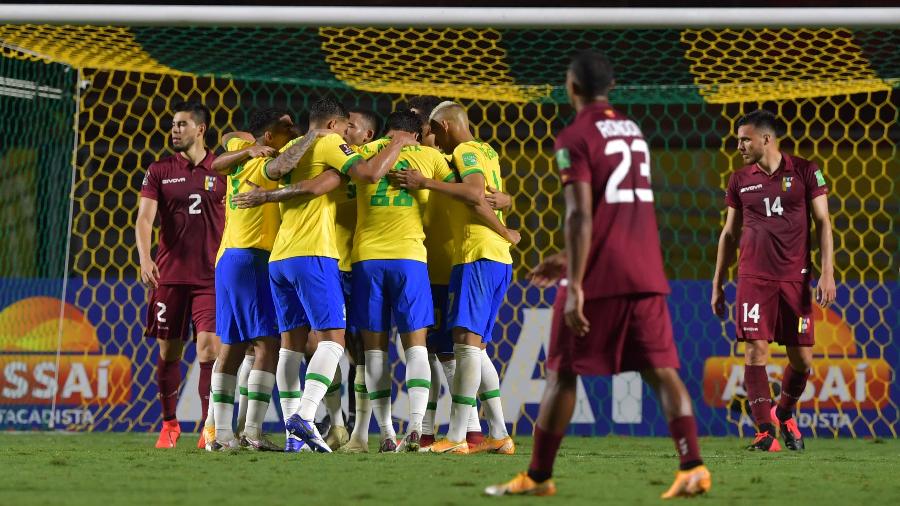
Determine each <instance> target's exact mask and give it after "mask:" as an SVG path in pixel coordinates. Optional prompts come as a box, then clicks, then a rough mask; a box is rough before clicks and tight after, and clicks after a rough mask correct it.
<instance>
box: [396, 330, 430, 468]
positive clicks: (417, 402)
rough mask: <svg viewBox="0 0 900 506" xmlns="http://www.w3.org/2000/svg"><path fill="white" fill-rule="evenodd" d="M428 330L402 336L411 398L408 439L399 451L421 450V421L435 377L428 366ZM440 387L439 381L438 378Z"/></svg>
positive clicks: (398, 448) (405, 438)
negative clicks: (426, 338) (426, 341)
mask: <svg viewBox="0 0 900 506" xmlns="http://www.w3.org/2000/svg"><path fill="white" fill-rule="evenodd" d="M425 335H426V329H425V328H421V329H418V330H414V331H412V332H407V333H401V334H400V339H401V341H402V342H403V350H404V354H405V356H406V392H407V395H408V396H409V425H408V426H407V430H406V436H404V438H403V441H402V442H401V443H400V445H399V446H398V447H397V451H411V452H415V451H419V444H420V441H421V438H422V420H423V418H424V417H425V411H426V409H427V406H428V396H429V394H430V391H431V385H432V381H433V378H432V376H431V366H430V364H429V363H428V349H427V347H426V346H425ZM436 380H437V382H438V384H440V380H439V379H436Z"/></svg>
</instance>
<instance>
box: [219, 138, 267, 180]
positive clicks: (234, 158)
mask: <svg viewBox="0 0 900 506" xmlns="http://www.w3.org/2000/svg"><path fill="white" fill-rule="evenodd" d="M270 156H275V149H273V148H270V147H269V146H262V145H259V144H254V145H252V146H247V147H246V148H244V149H239V150H237V151H226V152H225V153H222V154H221V155H219V156H217V157H216V159H215V160H213V163H212V169H213V170H214V171H216V172H218V173H219V174H222V175H223V176H228V175H231V173H233V172H234V169H236V168H237V167H238V166H239V165H240V164H242V163H244V162H245V161H247V160H249V159H250V158H263V157H270Z"/></svg>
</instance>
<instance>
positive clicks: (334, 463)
mask: <svg viewBox="0 0 900 506" xmlns="http://www.w3.org/2000/svg"><path fill="white" fill-rule="evenodd" d="M155 440H156V434H76V435H64V434H51V433H42V434H0V469H2V473H0V503H2V504H7V505H39V504H46V505H49V506H59V505H66V506H69V505H82V504H83V505H92V506H93V505H100V506H119V505H132V504H134V505H139V504H140V505H152V506H162V505H169V504H171V505H179V506H195V505H201V504H202V505H206V504H213V505H216V506H225V505H241V506H248V505H262V504H296V505H303V506H306V505H317V504H321V505H328V506H339V505H344V504H390V505H391V506H400V505H426V504H435V505H461V506H462V505H466V506H469V505H480V504H504V505H510V504H551V505H552V504H558V505H563V504H565V505H570V504H572V505H574V504H585V505H588V504H590V505H598V504H612V505H617V506H619V505H631V504H660V503H661V502H662V501H660V500H659V499H658V496H659V494H660V493H661V492H662V491H663V490H665V489H666V488H667V487H668V485H669V484H670V482H671V480H672V476H673V474H672V473H673V470H674V467H675V464H676V459H675V452H674V450H673V448H672V443H671V441H670V440H669V439H667V438H632V437H591V438H584V437H569V438H567V439H566V440H565V441H563V447H562V450H561V452H560V456H559V458H558V460H557V467H556V475H557V477H556V480H557V486H558V487H559V494H558V495H557V496H556V497H553V498H534V497H529V498H488V497H484V496H482V495H481V493H482V489H483V488H484V486H485V485H489V484H491V483H494V482H498V481H501V480H505V479H508V478H510V477H511V476H512V475H513V474H514V473H516V472H517V471H520V470H523V469H525V468H526V466H527V465H528V459H529V455H530V451H531V440H530V438H524V437H523V438H517V443H518V445H519V446H518V454H517V455H515V456H512V457H508V456H500V455H473V456H443V455H431V454H403V455H379V454H377V453H370V454H368V455H314V454H308V453H304V454H299V455H297V454H291V455H283V454H275V453H255V452H249V451H241V452H237V453H217V454H210V453H206V452H203V451H199V450H197V449H195V448H193V447H194V446H195V445H196V441H197V437H196V435H195V434H183V437H182V438H181V440H180V442H179V443H180V446H179V447H178V448H177V449H175V450H171V451H166V450H157V449H155V448H153V443H154V441H155ZM374 440H375V438H374V437H373V438H372V442H374ZM745 444H746V441H743V440H738V439H735V438H703V439H702V441H701V445H702V450H703V456H704V458H705V459H706V463H707V465H708V466H709V468H710V470H711V471H712V473H713V489H712V492H711V493H710V494H709V495H707V496H705V497H702V498H698V499H695V500H694V501H695V502H696V504H699V505H713V504H717V505H718V504H722V505H729V506H737V505H741V504H753V505H754V506H757V505H760V504H772V505H779V506H783V505H791V506H797V505H807V504H808V505H816V506H825V505H832V504H833V505H852V504H868V505H880V504H900V479H898V474H897V472H898V471H897V469H898V466H900V442H898V441H896V440H874V441H873V440H858V441H856V440H846V439H841V440H833V439H820V440H813V439H810V440H808V441H807V445H808V448H809V449H808V450H807V451H806V452H805V453H803V454H792V453H786V452H785V453H780V454H758V453H748V452H746V451H744V450H743V449H742V448H743V445H745ZM754 498H758V499H756V500H754ZM681 502H683V500H679V501H676V503H681Z"/></svg>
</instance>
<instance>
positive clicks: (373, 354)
mask: <svg viewBox="0 0 900 506" xmlns="http://www.w3.org/2000/svg"><path fill="white" fill-rule="evenodd" d="M389 370H390V369H389V366H388V353H387V352H386V351H382V350H366V389H367V390H368V391H369V402H370V405H371V406H372V414H374V415H375V421H376V422H378V427H379V428H380V429H381V439H382V440H384V439H388V438H390V439H396V438H397V433H396V432H394V424H393V422H392V421H391V376H390V374H389Z"/></svg>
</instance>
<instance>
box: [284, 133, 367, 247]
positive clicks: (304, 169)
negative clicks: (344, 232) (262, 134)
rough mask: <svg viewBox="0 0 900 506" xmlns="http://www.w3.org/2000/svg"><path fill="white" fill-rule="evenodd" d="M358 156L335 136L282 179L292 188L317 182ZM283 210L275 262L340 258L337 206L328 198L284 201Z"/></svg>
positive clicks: (317, 145)
mask: <svg viewBox="0 0 900 506" xmlns="http://www.w3.org/2000/svg"><path fill="white" fill-rule="evenodd" d="M301 139H303V137H298V138H296V139H294V140H292V141H290V142H288V143H287V144H285V146H284V147H283V148H281V152H284V151H286V150H287V149H288V148H290V147H291V146H293V145H294V144H296V143H297V142H299V141H300V140H301ZM357 157H358V155H357V154H356V153H355V152H354V151H353V150H352V149H351V148H350V146H349V145H348V144H347V143H346V142H344V139H343V138H342V137H341V136H340V135H338V134H336V133H334V134H328V135H326V136H324V137H322V138H320V139H318V140H316V141H315V144H313V146H312V148H310V149H309V150H307V152H306V153H305V154H304V155H303V157H302V158H301V159H300V161H299V162H297V165H296V166H295V167H294V169H293V170H291V172H289V173H288V174H287V175H286V176H284V177H283V178H282V179H281V184H283V185H289V184H293V183H299V182H300V181H304V180H308V179H313V178H315V177H316V176H318V175H319V174H321V173H323V172H325V171H326V170H329V168H333V169H338V170H341V169H344V165H346V164H349V163H352V162H353V160H354V159H355V158H357ZM280 208H281V228H280V229H279V230H278V236H277V237H276V238H275V245H274V246H273V248H272V257H271V259H272V261H275V260H281V259H284V258H290V257H297V256H323V257H330V258H340V257H339V254H338V250H337V242H336V238H335V224H334V223H335V215H336V203H335V200H334V198H331V197H330V196H328V195H324V196H322V197H301V198H295V199H291V200H287V201H284V202H282V203H281V204H280Z"/></svg>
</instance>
